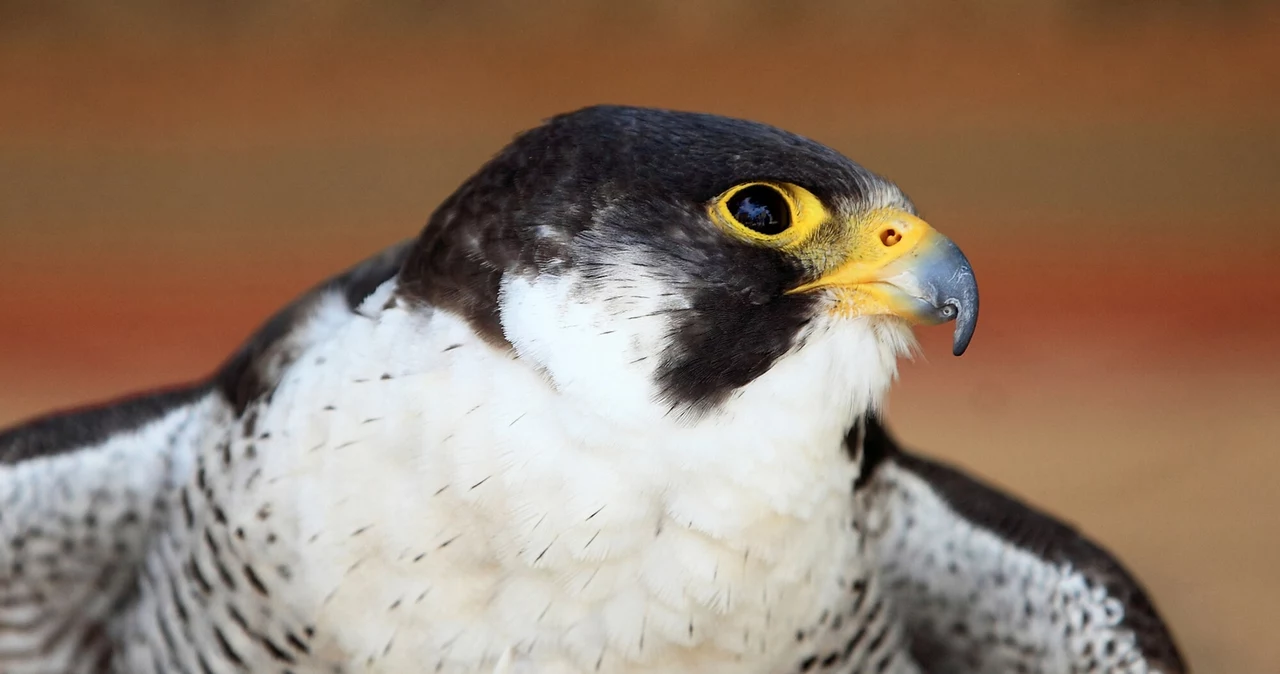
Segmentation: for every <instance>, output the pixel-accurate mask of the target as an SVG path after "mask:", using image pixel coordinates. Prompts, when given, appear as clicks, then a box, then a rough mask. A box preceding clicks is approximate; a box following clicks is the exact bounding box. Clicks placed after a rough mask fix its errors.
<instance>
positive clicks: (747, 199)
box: [727, 185, 791, 235]
mask: <svg viewBox="0 0 1280 674" xmlns="http://www.w3.org/2000/svg"><path fill="white" fill-rule="evenodd" d="M727 205H728V207H729V212H730V213H732V214H733V218H734V219H735V220H737V221H738V223H739V224H741V225H742V226H744V227H747V228H749V229H751V230H752V231H755V232H759V233H760V234H766V235H772V234H781V233H782V232H783V231H785V230H786V229H787V228H788V227H790V226H791V209H790V207H788V206H787V200H786V198H785V197H783V196H782V193H781V192H779V191H778V190H777V189H776V188H773V187H769V186H768V185H752V186H750V187H746V188H743V189H741V190H738V192H737V193H736V194H734V195H733V197H732V198H730V199H729V203H728V204H727Z"/></svg>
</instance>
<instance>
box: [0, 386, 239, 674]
mask: <svg viewBox="0 0 1280 674" xmlns="http://www.w3.org/2000/svg"><path fill="white" fill-rule="evenodd" d="M212 398H213V396H212V391H211V389H210V387H205V386H196V387H190V388H186V389H181V390H175V391H170V392H163V393H154V394H150V395H145V396H138V397H133V398H129V399H126V400H121V401H117V402H113V403H108V404H105V405H99V406H96V407H93V408H88V409H81V410H75V411H70V412H63V413H59V414H53V415H50V416H47V417H44V418H41V419H37V420H34V421H31V422H28V423H26V424H24V425H21V426H18V427H16V428H13V429H10V430H7V431H3V432H0V672H5V673H6V674H19V673H22V672H60V673H61V672H67V673H70V672H100V671H105V667H106V663H107V661H108V659H109V657H110V650H111V647H110V642H109V639H108V636H107V634H106V629H107V626H108V620H109V618H110V616H111V615H112V614H113V613H114V612H115V611H116V609H117V607H118V605H119V604H121V603H122V602H125V601H127V600H128V599H129V596H130V591H131V590H132V588H133V585H134V580H135V577H136V573H137V569H138V564H139V561H140V560H141V557H142V554H143V551H144V549H145V546H146V543H147V539H148V537H149V535H150V532H151V531H152V530H153V528H154V526H155V525H156V524H157V522H158V521H159V520H160V516H161V512H160V511H161V510H162V509H163V508H164V503H165V501H166V496H167V494H168V492H169V490H170V488H171V487H172V486H173V484H174V481H175V479H176V477H177V476H178V475H179V474H181V473H182V472H183V470H184V468H185V466H186V465H187V464H189V463H190V457H191V455H192V453H193V451H194V448H195V444H196V443H195V438H196V436H197V435H198V434H199V433H200V432H201V428H203V427H204V426H205V424H206V423H207V421H208V419H207V417H208V415H209V414H210V411H211V410H212V409H214V405H215V404H216V403H215V401H213V399H212Z"/></svg>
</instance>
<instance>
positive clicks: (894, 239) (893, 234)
mask: <svg viewBox="0 0 1280 674" xmlns="http://www.w3.org/2000/svg"><path fill="white" fill-rule="evenodd" d="M901 240H902V234H899V233H898V230H896V229H893V228H892V227H890V228H889V229H886V230H884V231H883V232H880V243H883V244H884V245H885V248H889V247H891V246H895V245H897V243H898V242H899V241H901Z"/></svg>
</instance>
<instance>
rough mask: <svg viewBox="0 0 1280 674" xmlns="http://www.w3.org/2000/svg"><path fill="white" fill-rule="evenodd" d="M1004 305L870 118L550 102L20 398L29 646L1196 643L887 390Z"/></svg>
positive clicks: (1077, 654)
mask: <svg viewBox="0 0 1280 674" xmlns="http://www.w3.org/2000/svg"><path fill="white" fill-rule="evenodd" d="M977 316H978V293H977V285H976V282H975V280H974V276H973V270H972V269H971V267H970V265H969V262H968V261H967V260H966V259H965V257H964V255H962V254H961V252H960V250H959V248H957V247H956V246H955V245H954V244H953V243H952V242H951V241H950V240H948V239H947V238H945V237H943V236H942V235H941V234H939V233H937V232H936V231H935V230H933V229H932V228H931V227H930V226H929V225H927V224H926V223H925V222H924V221H923V220H921V219H920V218H919V217H918V216H917V214H916V209H915V207H914V206H913V204H912V202H911V201H910V200H909V199H908V198H907V197H906V196H905V195H904V194H903V192H902V191H901V190H900V189H899V188H898V187H896V186H895V185H894V184H893V183H891V182H889V181H887V180H885V179H883V178H880V177H878V176H876V175H874V174H872V173H870V172H869V171H867V170H866V169H864V168H862V167H861V166H859V165H858V164H856V163H854V162H852V161H850V160H849V159H847V158H845V157H844V156H842V155H841V154H839V153H837V152H835V151H834V150H831V149H829V148H827V147H825V146H823V145H821V144H818V143H816V142H813V141H810V140H808V139H805V138H802V137H799V136H796V135H793V134H791V133H787V132H785V131H782V130H779V129H777V128H773V127H770V126H765V125H762V124H757V123H753V122H748V121H742V120H735V119H728V118H724V117H717V116H712V115H705V114H692V113H683V112H673V111H665V110H655V109H643V108H630V107H612V106H602V107H593V108H588V109H584V110H580V111H578V112H574V113H569V114H565V115H561V116H558V117H555V118H552V119H551V120H549V121H548V122H546V123H545V124H543V125H541V126H539V127H537V128H534V129H533V130H530V131H527V132H525V133H524V134H522V135H520V136H518V137H517V138H516V139H515V140H514V141H513V142H512V143H511V144H510V145H509V146H508V147H507V148H506V149H505V150H503V151H502V152H501V153H499V154H498V155H497V156H496V157H494V158H493V159H492V160H490V161H489V162H488V163H487V164H486V165H485V166H483V167H482V168H481V169H480V170H479V171H478V172H477V173H476V174H475V175H474V176H472V177H471V178H470V179H468V180H467V181H466V182H465V183H464V184H463V185H462V186H461V187H460V188H459V189H458V190H457V191H456V192H454V193H453V195H452V196H450V197H449V198H448V199H447V200H445V201H444V203H443V204H441V205H440V207H439V208H438V209H437V210H436V211H435V213H434V214H433V215H432V217H431V218H430V221H429V222H428V224H427V225H426V227H425V228H424V229H423V230H422V232H421V234H420V235H419V236H418V237H417V238H416V239H413V240H410V241H407V242H405V243H402V244H400V245H397V246H395V247H393V248H391V249H389V250H387V251H385V252H383V253H381V254H379V255H377V256H375V257H373V258H371V259H369V260H367V261H365V262H363V263H361V264H359V265H357V266H355V267H353V268H351V269H350V270H349V271H347V272H346V273H344V274H341V275H339V276H337V277H335V278H333V279H331V280H329V281H327V282H325V283H323V284H321V285H319V286H318V287H316V288H315V289H314V290H312V291H311V292H308V293H307V294H305V295H303V296H302V297H301V298H300V299H298V300H297V301H296V302H294V303H293V304H291V305H290V306H288V307H286V308H285V309H283V310H282V311H281V312H280V313H279V314H277V315H276V316H275V317H273V318H271V319H270V320H269V321H268V322H267V323H266V324H265V325H264V326H263V327H262V328H261V329H260V330H259V331H258V332H257V333H256V334H255V335H254V336H253V337H252V338H250V339H249V340H248V342H247V343H246V344H245V345H244V346H243V347H242V348H241V349H240V350H239V351H238V352H237V353H236V354H234V355H233V356H232V357H231V358H230V359H229V360H228V361H227V362H226V363H225V364H223V365H222V366H221V367H220V368H219V369H218V370H217V371H216V373H214V374H213V375H211V376H210V377H208V378H207V379H205V380H203V381H200V382H198V383H194V384H191V385H187V386H180V387H175V388H172V389H169V390H165V391H160V392H153V393H148V394H144V395H138V396H133V397H129V398H126V399H122V400H118V401H114V402H110V403H106V404H101V405H97V406H93V407H89V408H84V409H78V410H72V411H67V412H62V413H56V414H52V415H50V416H47V417H44V418H40V419H36V420H32V421H29V422H27V423H25V424H23V425H20V426H18V427H16V428H13V429H10V430H8V431H6V432H4V433H0V671H3V672H5V673H7V674H19V673H25V672H116V673H120V674H124V673H129V674H145V673H169V672H173V673H185V674H230V673H234V672H275V673H282V672H290V673H293V674H303V673H307V674H335V673H336V674H341V673H355V672H382V673H388V674H408V673H410V672H412V673H414V674H418V673H421V672H442V673H463V672H468V673H469V672H485V673H488V672H531V673H537V674H561V673H563V674H569V673H585V672H601V673H656V672H664V673H681V672H719V673H724V674H735V673H739V672H741V673H748V672H750V673H759V674H789V673H792V672H844V673H849V674H852V673H858V674H865V673H872V672H948V673H963V672H1002V673H1003V672H1157V671H1159V672H1165V673H1166V674H1174V673H1178V672H1183V671H1185V667H1184V665H1183V664H1182V661H1181V658H1180V656H1179V654H1178V651H1177V648H1176V647H1175V645H1174V643H1173V640H1172V639H1171V637H1170V635H1169V633H1168V631H1167V630H1166V628H1165V627H1164V625H1163V623H1162V621H1161V620H1160V618H1159V616H1158V615H1157V613H1156V611H1155V609H1154V608H1153V607H1152V604H1151V603H1150V602H1149V601H1148V599H1147V598H1146V596H1145V594H1144V592H1143V590H1142V589H1141V587H1140V585H1139V584H1138V583H1137V582H1136V581H1135V580H1134V579H1133V578H1132V577H1130V576H1129V575H1128V574H1127V573H1126V572H1125V570H1124V569H1123V568H1122V567H1121V565H1120V564H1119V563H1118V562H1116V561H1115V560H1114V559H1113V558H1112V557H1111V556H1110V555H1108V554H1107V553H1106V552H1105V551H1103V550H1101V549H1100V548H1098V547H1097V546H1095V545H1094V544H1092V543H1090V542H1089V541H1088V540H1086V539H1085V538H1083V537H1082V536H1080V535H1079V534H1077V533H1076V532H1075V531H1074V530H1072V529H1071V528H1069V527H1067V526H1065V525H1063V524H1061V523H1059V522H1057V521H1056V520H1054V519H1052V518H1051V517H1049V516H1047V515H1044V514H1041V513H1039V512H1037V511H1035V510H1032V509H1031V508H1029V507H1027V506H1025V505H1023V504H1022V503H1020V502H1018V501H1016V500H1014V499H1012V498H1010V497H1008V496H1006V495H1003V494H1001V493H999V492H998V491H996V490H994V489H992V488H991V487H989V486H986V485H984V484H982V483H981V482H978V481H976V480H974V479H972V478H970V477H967V476H966V475H964V474H963V473H961V472H958V471H957V470H955V469H953V468H949V467H947V466H944V465H941V464H939V463H936V462H933V461H930V460H928V459H925V458H923V457H921V456H918V455H916V454H913V453H909V452H907V451H905V450H903V449H901V448H899V446H898V445H897V444H896V443H895V442H894V441H893V440H892V439H891V437H890V436H889V434H888V433H887V431H886V430H885V428H884V426H883V424H882V423H881V421H880V419H879V418H878V417H877V415H876V410H877V405H878V403H879V401H880V400H881V399H882V397H883V396H884V395H885V392H886V389H887V388H888V387H889V385H890V383H891V382H892V380H893V379H894V377H895V374H896V361H897V359H898V357H899V356H901V355H903V354H904V353H906V352H908V351H909V350H910V349H911V348H912V347H913V344H914V343H913V341H912V336H911V325H913V324H937V323H942V322H946V321H954V322H955V341H954V351H955V353H956V354H957V355H959V354H960V353H962V352H963V351H964V349H965V347H966V346H967V345H968V342H969V339H970V337H971V336H972V334H973V331H974V326H975V324H976V321H977Z"/></svg>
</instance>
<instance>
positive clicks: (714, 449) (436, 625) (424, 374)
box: [230, 292, 895, 672]
mask: <svg viewBox="0 0 1280 674" xmlns="http://www.w3.org/2000/svg"><path fill="white" fill-rule="evenodd" d="M382 295H385V292H380V293H378V294H375V296H374V297H372V298H370V302H377V303H378V305H379V306H380V305H381V303H382V302H384V301H385V297H382ZM872 333H873V331H872V330H866V331H863V332H856V331H855V332H849V331H840V332H839V334H837V333H835V332H832V333H831V334H830V335H827V334H825V333H823V334H815V335H814V336H813V338H812V339H811V344H810V346H809V347H807V348H806V349H804V350H802V351H801V352H799V353H797V354H794V355H792V356H789V357H787V358H786V359H784V360H783V361H781V362H779V363H778V364H777V365H775V367H774V368H773V369H772V370H771V371H770V372H769V373H767V374H766V375H764V376H763V377H762V378H761V379H760V380H758V382H757V383H756V384H753V385H752V387H749V389H748V390H745V391H743V392H742V394H741V395H740V396H739V397H737V398H736V399H734V400H733V401H731V402H730V403H729V404H728V405H727V406H726V408H725V410H724V411H723V413H722V414H719V415H715V416H713V417H711V418H706V419H702V420H700V421H699V422H697V423H691V422H687V421H684V422H682V421H680V420H676V419H659V420H657V421H654V420H649V421H648V422H647V423H645V424H643V425H640V424H632V425H623V424H620V423H618V421H617V420H616V419H613V418H609V417H608V416H607V415H600V414H592V413H589V412H586V411H584V410H583V407H582V406H581V405H580V404H576V403H571V402H570V401H567V400H566V398H565V397H564V396H562V395H561V394H559V393H558V392H557V391H556V390H555V389H554V388H553V386H552V385H551V384H550V383H549V382H548V381H547V380H546V379H544V377H543V376H541V375H540V374H539V373H538V372H537V371H535V370H534V369H533V368H531V367H529V366H528V365H527V364H526V363H524V362H522V361H520V360H517V359H515V358H513V357H511V356H510V355H508V354H505V353H503V352H501V351H499V350H497V349H495V348H494V347H492V346H491V345H489V344H488V343H486V342H484V341H483V340H481V339H479V338H478V337H477V336H476V335H475V334H474V333H473V332H472V330H471V329H470V328H469V327H468V326H467V325H466V324H465V323H464V322H463V321H461V320H459V319H457V318H456V317H453V316H451V315H447V314H444V313H441V312H436V313H434V314H430V315H423V313H421V312H410V311H406V310H404V309H401V308H392V309H387V310H385V311H381V312H378V313H377V314H376V315H374V316H372V317H369V318H359V319H358V320H353V321H351V322H349V323H348V324H347V325H344V326H343V327H342V328H340V329H339V330H338V332H337V333H336V335H335V336H334V338H332V339H328V340H325V341H323V342H322V343H319V344H317V345H315V346H314V347H313V348H311V349H310V350H308V351H307V352H305V353H304V354H302V356H301V357H300V360H299V361H298V362H299V363H300V365H299V366H297V367H295V368H293V371H292V372H291V373H290V374H289V375H288V376H286V378H285V380H284V381H283V383H282V384H281V386H280V388H279V389H278V390H277V391H276V393H275V395H274V396H273V398H272V403H271V405H270V406H269V407H266V408H264V409H263V411H262V417H261V419H260V421H259V424H260V428H261V429H263V430H264V432H267V433H269V434H270V438H269V439H267V440H263V441H261V442H260V445H261V446H260V448H259V452H260V455H261V456H262V457H263V458H262V462H261V465H258V466H253V467H252V468H251V467H250V466H248V465H244V466H242V467H240V468H238V470H245V471H247V470H251V469H252V470H258V469H261V470H262V474H261V476H260V479H256V480H254V481H253V482H252V484H254V485H255V486H254V489H253V490H252V491H251V492H247V493H245V494H242V495H240V496H237V497H236V498H235V502H234V503H232V504H231V506H230V507H232V508H238V509H239V511H238V512H237V513H232V515H233V519H245V512H247V509H258V508H260V507H262V505H263V504H264V503H269V504H270V505H271V508H272V509H273V514H272V520H273V526H274V527H276V529H277V530H278V531H279V532H280V534H281V536H282V537H290V538H292V539H293V540H296V541H297V542H298V543H297V545H298V546H299V547H300V550H299V551H298V552H299V554H298V555H297V557H296V561H295V562H294V563H296V564H297V565H298V568H297V569H295V570H294V575H295V580H294V582H292V583H290V584H289V585H288V587H287V588H286V589H285V590H284V591H283V592H284V594H283V595H282V596H281V597H279V598H277V599H276V600H277V601H284V602H285V603H287V604H288V605H290V606H292V607H293V608H294V609H295V611H296V612H297V613H298V614H299V615H304V616H308V619H309V621H310V622H312V623H313V624H314V627H315V630H316V635H317V636H316V638H317V641H316V643H317V646H316V648H317V650H319V651H322V652H324V653H328V654H330V655H332V656H337V657H340V658H342V659H345V660H347V661H349V662H351V663H353V664H355V663H358V664H359V666H360V669H362V670H364V671H377V672H421V671H441V672H477V671H494V669H495V667H497V668H499V669H508V668H509V669H510V670H511V671H522V670H523V669H532V670H535V671H538V672H594V671H599V672H620V671H627V672H643V671H653V672H659V671H661V672H684V671H688V672H693V671H699V672H708V671H712V672H721V671H722V672H749V671H759V672H767V671H770V670H771V669H775V668H776V666H777V665H778V664H779V663H791V662H793V661H794V660H793V658H794V656H795V654H796V651H795V650H794V649H795V648H796V645H795V638H794V635H795V633H796V630H797V629H800V628H803V627H805V626H808V625H811V624H814V623H815V621H816V620H817V616H818V615H819V614H821V613H822V612H823V610H824V609H830V608H831V605H830V604H831V603H832V602H834V601H837V598H838V597H839V593H838V592H834V591H833V588H834V586H835V584H836V582H837V580H836V574H837V572H838V571H841V570H846V571H847V570H848V567H849V565H850V564H854V563H855V562H856V560H855V547H856V543H857V541H856V540H855V539H854V538H853V535H852V532H851V531H850V528H849V519H850V517H851V513H852V499H851V489H850V484H851V482H852V480H853V479H854V477H855V476H856V475H855V471H856V469H855V468H854V466H852V465H851V464H850V463H849V461H848V460H847V458H846V457H845V455H844V449H843V446H842V439H843V434H844V431H845V427H846V425H847V424H848V420H849V419H850V418H852V414H853V411H855V410H859V411H860V410H862V409H865V408H866V407H867V406H869V405H870V404H872V402H873V401H874V397H875V396H876V395H878V394H879V392H880V391H881V390H883V388H884V387H885V386H886V385H887V384H888V381H889V379H890V378H891V377H892V374H893V372H892V361H893V355H895V354H891V353H886V351H885V350H884V349H883V348H878V347H876V346H875V345H876V343H877V342H876V335H874V334H872ZM850 339H854V340H857V339H864V340H866V341H867V344H866V345H864V346H870V347H872V348H858V345H857V344H853V345H851V344H849V343H848V340H850ZM841 342H843V343H841ZM856 354H866V355H865V356H863V357H864V358H866V359H867V360H865V361H861V362H860V361H856V360H850V359H851V358H856V357H857V356H856ZM886 361H887V363H888V365H887V366H886V364H885V363H886ZM813 368H820V371H823V372H827V373H829V374H828V375H826V376H822V377H814V376H813V372H814V370H813ZM851 372H856V373H859V374H860V378H858V377H851V376H850V373H851ZM868 373H870V374H868ZM813 381H821V382H823V383H822V384H821V385H819V386H814V385H813V384H812V382H813ZM243 478H244V476H240V482H241V483H243V482H244V481H245V480H244V479H243ZM233 479H235V478H233ZM249 519H251V518H249ZM255 554H260V555H263V556H270V555H272V554H276V553H273V552H271V551H270V550H266V549H262V550H258V551H256V552H255Z"/></svg>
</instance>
